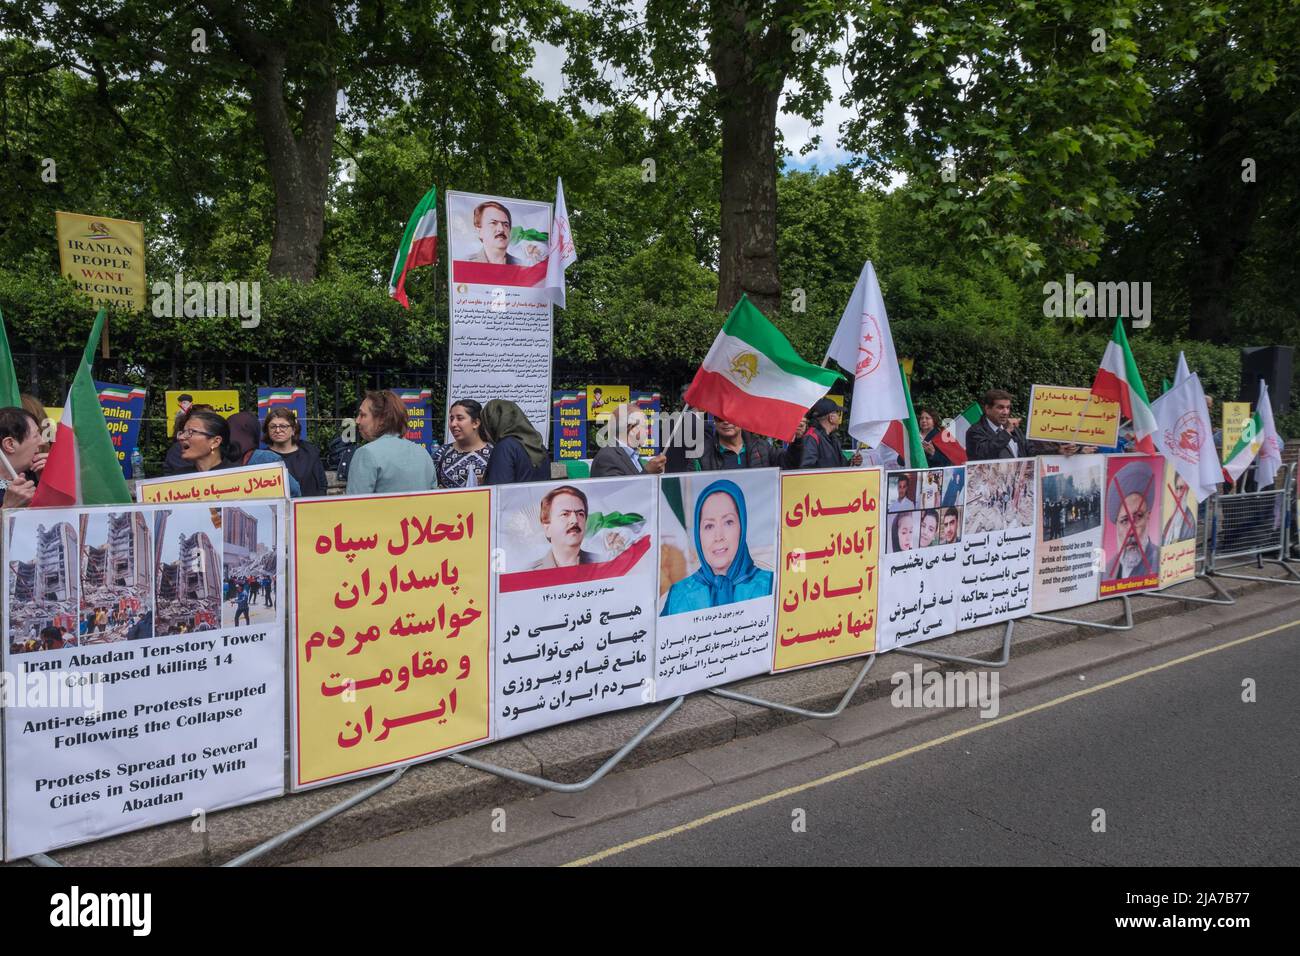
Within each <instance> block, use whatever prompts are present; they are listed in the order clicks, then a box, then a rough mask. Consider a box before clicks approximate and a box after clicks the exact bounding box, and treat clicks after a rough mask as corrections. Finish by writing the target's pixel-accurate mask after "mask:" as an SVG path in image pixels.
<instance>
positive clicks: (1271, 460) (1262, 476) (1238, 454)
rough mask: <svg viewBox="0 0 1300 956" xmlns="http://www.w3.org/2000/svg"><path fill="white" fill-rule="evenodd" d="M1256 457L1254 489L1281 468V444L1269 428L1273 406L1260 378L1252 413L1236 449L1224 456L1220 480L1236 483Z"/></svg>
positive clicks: (1271, 477)
mask: <svg viewBox="0 0 1300 956" xmlns="http://www.w3.org/2000/svg"><path fill="white" fill-rule="evenodd" d="M1256 456H1258V458H1259V464H1257V465H1256V466H1255V486H1256V487H1257V488H1267V487H1268V486H1269V485H1271V484H1273V480H1274V479H1275V478H1276V477H1277V472H1278V469H1279V468H1281V467H1282V441H1281V439H1279V438H1278V437H1277V428H1276V427H1275V426H1274V425H1273V403H1272V401H1270V400H1269V397H1268V384H1267V383H1266V382H1265V381H1264V380H1263V379H1262V378H1261V379H1260V380H1259V401H1257V402H1256V403H1255V414H1253V415H1251V416H1250V420H1249V421H1248V422H1246V427H1245V428H1244V429H1242V432H1241V437H1240V438H1239V439H1237V444H1236V446H1235V447H1234V448H1232V449H1230V450H1229V451H1228V453H1227V455H1225V456H1224V459H1223V477H1224V478H1225V479H1226V480H1227V481H1236V480H1237V479H1238V478H1240V477H1241V476H1242V475H1243V474H1245V473H1246V469H1247V468H1249V467H1250V463H1251V462H1252V461H1254V460H1255V458H1256Z"/></svg>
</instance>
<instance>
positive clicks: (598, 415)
mask: <svg viewBox="0 0 1300 956" xmlns="http://www.w3.org/2000/svg"><path fill="white" fill-rule="evenodd" d="M631 401H632V389H631V388H629V387H628V386H626V385H588V386H587V421H589V422H592V423H593V424H594V423H596V422H600V421H603V420H604V419H606V418H608V417H609V416H610V415H612V414H613V412H614V409H615V408H617V407H618V406H619V405H626V404H628V403H629V402H631Z"/></svg>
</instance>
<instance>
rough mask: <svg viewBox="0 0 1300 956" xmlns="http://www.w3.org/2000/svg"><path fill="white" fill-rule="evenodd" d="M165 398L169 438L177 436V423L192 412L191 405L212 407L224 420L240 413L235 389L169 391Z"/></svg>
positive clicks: (237, 394)
mask: <svg viewBox="0 0 1300 956" xmlns="http://www.w3.org/2000/svg"><path fill="white" fill-rule="evenodd" d="M164 397H165V400H166V401H165V413H166V415H167V437H168V438H171V437H172V436H173V435H175V434H176V423H177V421H179V420H180V418H181V417H182V416H183V415H184V413H186V412H188V411H189V410H190V406H191V405H211V406H212V410H213V411H214V412H216V413H217V414H218V415H220V416H221V417H222V418H229V417H230V416H231V415H233V414H235V412H237V411H239V392H238V391H237V390H236V389H233V388H209V389H202V388H187V389H168V390H167V392H166V393H165V396H164Z"/></svg>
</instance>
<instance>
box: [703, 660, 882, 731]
mask: <svg viewBox="0 0 1300 956" xmlns="http://www.w3.org/2000/svg"><path fill="white" fill-rule="evenodd" d="M875 662H876V655H875V654H872V655H870V656H869V657H868V658H867V662H866V663H865V664H863V665H862V669H861V670H859V671H858V676H857V677H855V678H853V683H852V684H850V685H849V689H848V690H846V691H845V692H844V696H843V697H841V698H840V702H839V703H838V704H836V705H835V708H834V709H833V710H827V711H819V710H804V708H802V707H795V706H793V705H791V704H781V703H778V702H777V701H774V700H764V699H763V698H761V697H751V696H750V695H749V694H742V693H740V692H739V691H735V690H727V689H726V688H723V687H715V688H713V689H712V690H710V691H709V693H710V694H714V695H715V696H718V697H725V698H726V699H727V700H738V701H740V702H741V703H742V704H753V705H754V706H755V707H766V708H768V709H769V710H779V711H782V712H784V713H787V714H795V715H797V716H799V717H811V718H813V719H815V720H828V719H830V718H831V717H838V716H839V715H840V714H842V713H843V712H844V708H845V707H847V706H849V701H850V700H852V699H853V695H854V694H856V693H857V692H858V688H859V687H861V686H862V682H863V681H864V680H865V679H866V677H867V671H869V670H871V665H872V664H874V663H875Z"/></svg>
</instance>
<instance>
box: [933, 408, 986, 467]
mask: <svg viewBox="0 0 1300 956" xmlns="http://www.w3.org/2000/svg"><path fill="white" fill-rule="evenodd" d="M983 417H984V409H982V408H980V403H979V402H971V403H970V405H969V406H967V408H966V410H965V411H963V412H962V413H961V414H960V415H958V416H957V417H956V418H954V419H953V420H952V421H951V422H949V423H948V424H947V426H946V427H945V428H944V429H943V431H941V432H939V434H937V435H935V436H934V447H935V448H936V449H938V450H939V451H941V452H943V453H944V454H945V455H947V456H948V460H949V461H951V462H952V463H953V464H954V465H964V464H966V433H967V432H968V431H970V428H971V426H972V425H977V424H979V420H980V419H981V418H983Z"/></svg>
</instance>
